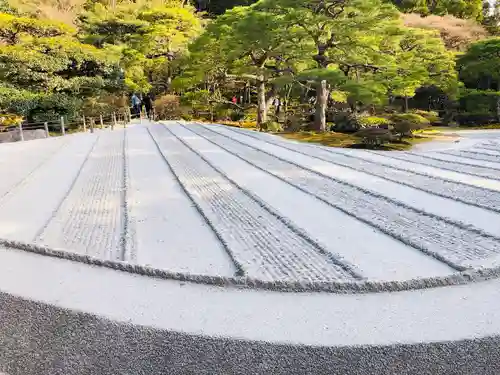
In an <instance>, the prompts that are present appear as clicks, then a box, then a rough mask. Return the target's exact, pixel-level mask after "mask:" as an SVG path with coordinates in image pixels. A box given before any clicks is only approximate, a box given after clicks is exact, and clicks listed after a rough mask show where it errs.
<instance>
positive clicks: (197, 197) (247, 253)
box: [151, 127, 356, 281]
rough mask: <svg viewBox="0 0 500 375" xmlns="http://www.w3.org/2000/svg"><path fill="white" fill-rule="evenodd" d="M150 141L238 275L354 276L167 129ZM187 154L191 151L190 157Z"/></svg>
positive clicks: (154, 132)
mask: <svg viewBox="0 0 500 375" xmlns="http://www.w3.org/2000/svg"><path fill="white" fill-rule="evenodd" d="M151 134H152V137H153V138H154V139H155V142H156V143H157V145H158V148H159V150H160V151H161V153H162V154H163V156H164V158H165V161H166V162H167V163H168V164H169V167H170V168H171V169H172V172H173V173H174V174H175V175H176V177H177V178H178V180H179V182H180V183H181V184H182V186H183V188H184V190H185V192H186V194H187V195H188V196H189V197H190V199H191V200H192V201H193V203H194V204H195V205H196V206H197V208H198V210H199V211H200V214H202V216H203V217H204V218H205V219H206V220H207V222H208V223H209V225H210V226H211V227H212V229H213V230H214V231H215V233H217V236H218V237H219V239H220V240H221V242H222V243H223V244H224V246H225V247H226V249H227V251H228V253H229V254H230V256H231V257H232V259H233V261H234V262H235V265H236V267H237V269H238V274H240V275H248V276H250V277H255V278H260V279H263V280H300V279H304V280H308V281H328V280H339V279H353V278H355V277H356V274H355V273H354V272H353V271H351V270H350V269H349V267H348V266H347V265H345V264H343V263H342V262H341V261H340V260H338V259H334V258H333V257H329V256H328V254H324V250H323V249H322V248H321V247H320V246H318V245H317V244H315V243H314V242H313V241H311V240H310V239H308V238H305V236H303V235H302V234H301V233H298V231H297V230H296V229H295V228H292V227H291V226H290V224H288V223H286V222H285V221H284V220H283V219H282V218H280V217H278V216H277V215H276V214H274V213H273V212H271V211H270V210H269V209H268V208H267V207H265V206H264V205H263V204H262V202H258V201H256V200H255V198H254V197H252V196H250V195H248V193H247V192H245V191H243V190H242V189H241V187H239V186H236V185H235V184H234V183H233V182H232V181H230V180H228V178H227V177H226V176H224V175H223V174H221V173H220V172H219V171H217V170H216V169H215V168H214V167H213V166H211V165H210V164H209V163H207V162H206V161H205V160H203V158H202V157H200V155H199V154H197V153H196V152H195V150H193V149H190V148H189V147H188V146H186V144H184V143H182V141H181V140H179V139H178V138H176V137H175V136H173V134H172V133H171V132H169V131H168V130H167V129H166V128H164V129H160V128H158V127H152V128H151ZM190 151H191V152H190Z"/></svg>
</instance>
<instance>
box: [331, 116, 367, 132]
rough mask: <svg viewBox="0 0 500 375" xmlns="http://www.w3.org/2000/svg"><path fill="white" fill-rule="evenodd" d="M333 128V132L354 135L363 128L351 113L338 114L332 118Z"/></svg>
mask: <svg viewBox="0 0 500 375" xmlns="http://www.w3.org/2000/svg"><path fill="white" fill-rule="evenodd" d="M333 122H334V123H335V126H334V128H333V130H335V131H337V132H340V133H354V132H356V131H358V130H359V129H361V128H363V126H362V125H361V123H360V122H359V118H358V117H356V116H355V115H354V114H352V113H348V112H340V113H337V114H336V115H335V116H334V117H333Z"/></svg>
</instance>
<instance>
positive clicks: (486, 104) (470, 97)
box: [460, 90, 500, 113]
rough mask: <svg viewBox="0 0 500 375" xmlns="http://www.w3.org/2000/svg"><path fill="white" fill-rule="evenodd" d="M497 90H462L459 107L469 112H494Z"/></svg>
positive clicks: (499, 94)
mask: <svg viewBox="0 0 500 375" xmlns="http://www.w3.org/2000/svg"><path fill="white" fill-rule="evenodd" d="M499 99H500V92H498V91H482V90H464V91H463V92H462V94H461V96H460V108H461V109H462V110H463V111H465V112H469V113H474V112H476V113H488V112H490V113H496V111H497V102H498V100H499Z"/></svg>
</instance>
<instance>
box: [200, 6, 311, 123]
mask: <svg viewBox="0 0 500 375" xmlns="http://www.w3.org/2000/svg"><path fill="white" fill-rule="evenodd" d="M284 21H285V20H284V17H283V16H282V15H275V14H273V13H270V12H267V11H265V10H261V9H259V8H257V7H255V6H252V7H237V8H234V9H232V10H229V11H227V12H226V13H225V14H224V15H222V16H220V17H218V18H217V20H215V21H214V22H213V23H212V24H210V25H209V26H208V28H207V30H206V32H205V34H204V35H203V37H202V39H200V41H198V42H197V43H195V44H193V46H192V47H191V52H192V54H193V55H192V57H193V60H192V63H191V65H192V67H194V69H191V75H192V76H198V77H200V76H205V77H207V72H212V73H216V72H217V70H218V72H219V73H222V74H224V75H225V77H226V78H227V77H232V78H234V79H242V80H252V81H254V82H255V84H256V87H257V106H258V110H257V125H258V126H259V127H261V126H262V125H263V124H265V123H266V122H267V112H268V108H269V101H270V100H271V99H272V98H273V97H274V95H275V94H276V89H277V87H276V86H277V85H278V81H277V79H278V78H283V77H284V76H285V75H291V74H293V73H294V72H295V70H296V65H295V64H296V63H297V61H298V60H299V58H300V57H301V56H303V55H304V51H305V50H307V48H308V45H307V44H304V43H303V42H301V40H302V39H303V38H302V37H303V35H302V33H301V30H299V29H297V28H293V27H289V25H287V24H286V23H285V22H284ZM207 45H208V46H209V49H211V50H212V49H214V50H215V51H217V54H216V55H213V54H211V53H210V52H209V55H210V56H211V57H212V58H211V59H209V60H205V58H206V56H205V54H204V53H203V51H205V50H206V49H207ZM309 52H310V49H309ZM207 63H208V65H207ZM196 71H198V72H202V73H201V74H200V73H195V72H196ZM268 88H269V90H268Z"/></svg>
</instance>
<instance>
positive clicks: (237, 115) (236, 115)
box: [229, 110, 245, 121]
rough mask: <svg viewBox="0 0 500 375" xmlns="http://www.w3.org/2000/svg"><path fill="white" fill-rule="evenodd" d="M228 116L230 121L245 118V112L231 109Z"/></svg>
mask: <svg viewBox="0 0 500 375" xmlns="http://www.w3.org/2000/svg"><path fill="white" fill-rule="evenodd" d="M229 117H230V118H231V121H242V120H244V118H245V112H243V111H241V110H232V111H231V113H230V115H229Z"/></svg>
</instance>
